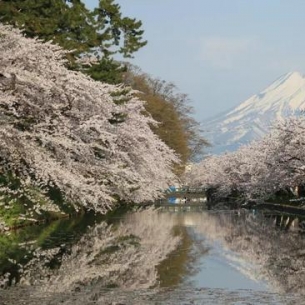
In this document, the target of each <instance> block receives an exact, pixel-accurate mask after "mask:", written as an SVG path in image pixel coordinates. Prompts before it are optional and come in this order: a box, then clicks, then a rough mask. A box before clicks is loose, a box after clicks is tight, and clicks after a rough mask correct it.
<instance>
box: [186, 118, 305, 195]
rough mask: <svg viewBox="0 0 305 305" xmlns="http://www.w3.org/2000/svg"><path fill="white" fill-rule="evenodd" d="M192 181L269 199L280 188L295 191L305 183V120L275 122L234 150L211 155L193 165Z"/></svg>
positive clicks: (221, 191)
mask: <svg viewBox="0 0 305 305" xmlns="http://www.w3.org/2000/svg"><path fill="white" fill-rule="evenodd" d="M187 179H188V181H189V183H190V184H191V185H201V186H205V187H208V188H209V187H211V188H215V189H217V190H218V194H219V195H221V196H228V195H230V194H232V191H237V192H238V193H239V194H243V195H244V196H245V197H248V198H254V199H266V198H269V197H270V195H273V194H275V193H276V192H277V191H282V190H291V191H294V190H295V189H296V187H297V186H300V185H304V183H305V120H304V118H303V117H291V118H288V119H286V120H284V121H280V122H277V123H275V125H274V126H273V128H272V130H271V132H270V134H268V135H267V136H265V137H264V138H263V139H261V140H258V141H254V142H251V143H250V144H248V145H245V146H242V147H241V148H240V149H238V150H237V151H235V152H232V153H226V154H223V155H220V156H211V157H208V158H206V159H205V160H203V161H202V162H201V163H199V164H198V165H195V166H193V168H192V171H191V172H190V173H189V174H188V177H187Z"/></svg>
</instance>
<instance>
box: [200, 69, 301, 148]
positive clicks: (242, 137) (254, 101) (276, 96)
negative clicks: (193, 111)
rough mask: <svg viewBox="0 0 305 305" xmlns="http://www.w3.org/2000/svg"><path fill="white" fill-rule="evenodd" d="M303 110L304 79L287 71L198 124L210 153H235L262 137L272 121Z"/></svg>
mask: <svg viewBox="0 0 305 305" xmlns="http://www.w3.org/2000/svg"><path fill="white" fill-rule="evenodd" d="M304 110H305V77H304V76H303V75H302V74H300V73H299V72H291V73H288V74H285V75H283V76H281V77H280V78H278V79H277V80H276V81H275V82H274V83H272V84H271V85H270V86H269V87H267V88H266V89H265V90H263V91H262V92H260V93H259V94H256V95H253V96H251V97H250V98H249V99H247V100H246V101H244V102H243V103H241V104H240V105H239V106H237V107H235V108H234V109H232V110H230V111H228V112H225V113H222V114H220V115H218V116H216V117H214V118H212V119H210V120H207V121H206V122H203V123H202V126H203V130H204V132H205V133H204V135H205V136H206V138H207V139H208V140H209V141H210V143H211V144H212V145H213V147H212V149H211V152H212V153H221V152H224V151H232V150H235V149H236V148H237V147H238V146H240V145H241V144H244V143H249V142H250V141H252V140H254V139H258V138H260V137H262V136H263V135H264V134H265V133H266V132H267V131H268V129H269V127H270V125H271V124H272V122H274V121H275V120H281V119H283V118H284V117H287V116H290V115H299V114H300V113H301V112H302V111H304Z"/></svg>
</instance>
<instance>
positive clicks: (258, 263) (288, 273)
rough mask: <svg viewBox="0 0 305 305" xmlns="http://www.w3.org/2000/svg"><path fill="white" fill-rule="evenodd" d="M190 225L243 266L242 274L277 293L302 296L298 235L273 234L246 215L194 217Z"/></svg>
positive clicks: (303, 269) (304, 265) (303, 266)
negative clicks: (192, 223)
mask: <svg viewBox="0 0 305 305" xmlns="http://www.w3.org/2000/svg"><path fill="white" fill-rule="evenodd" d="M193 222H194V225H195V227H194V228H195V230H196V231H197V232H199V233H201V234H202V235H203V236H205V237H206V238H208V239H209V240H211V241H213V242H215V241H220V242H221V244H222V246H223V247H224V248H227V249H229V250H231V251H233V252H234V253H236V255H238V256H239V260H242V261H244V262H247V263H248V264H247V266H248V270H247V269H244V270H243V271H245V272H247V273H248V274H249V275H251V276H254V275H255V276H256V277H257V278H263V279H267V281H268V283H269V284H270V285H271V286H272V287H273V288H274V289H275V290H278V291H280V292H292V293H301V294H305V286H304V280H305V262H304V255H305V253H304V247H305V241H304V239H303V238H302V237H301V236H300V235H297V234H294V233H287V232H283V231H279V230H276V229H275V228H274V227H273V226H272V223H271V222H270V221H267V220H266V219H264V218H261V217H259V216H257V217H253V215H251V214H248V213H245V214H241V215H239V216H238V215H236V214H232V213H227V214H224V213H215V214H202V215H199V214H196V215H193ZM253 264H254V266H255V268H253V266H251V265H253ZM257 269H258V270H257Z"/></svg>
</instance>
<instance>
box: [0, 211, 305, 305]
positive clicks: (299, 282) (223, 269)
mask: <svg viewBox="0 0 305 305" xmlns="http://www.w3.org/2000/svg"><path fill="white" fill-rule="evenodd" d="M71 221H72V220H71ZM80 223H81V222H80ZM80 223H79V224H78V225H77V222H76V223H74V225H73V224H71V223H70V225H68V224H66V226H65V230H64V231H61V230H57V229H58V226H61V225H62V224H59V223H54V224H52V225H51V226H50V227H46V228H45V229H46V230H44V231H42V232H44V233H43V234H42V233H40V234H38V235H35V234H33V233H32V234H26V238H24V240H22V238H21V237H20V236H19V238H18V239H16V238H15V239H14V238H13V235H11V236H8V237H7V238H8V239H7V240H6V243H4V238H2V245H4V246H5V245H6V249H7V251H2V250H3V249H2V250H1V251H0V267H1V268H2V269H0V271H1V272H2V276H1V277H0V282H1V283H2V287H6V288H5V289H2V290H1V289H0V296H1V298H0V300H1V301H2V303H1V302H0V304H118V303H119V304H133V305H134V304H244V303H243V302H244V301H245V300H247V301H248V303H249V304H287V303H289V302H292V303H291V304H293V303H297V304H302V297H299V296H298V294H299V295H300V296H302V295H304V294H305V290H304V289H305V284H303V283H304V279H305V274H304V272H305V262H304V250H303V249H305V248H304V240H303V238H302V236H300V235H298V234H295V233H289V232H283V231H281V230H279V229H277V228H276V227H275V226H274V225H273V224H272V222H270V221H268V220H267V219H265V218H264V217H263V216H260V215H252V214H249V213H247V212H245V213H240V214H236V213H231V212H226V213H224V212H221V213H216V212H215V213H207V212H201V213H192V212H183V213H169V212H162V210H143V211H137V212H133V213H128V214H127V215H125V216H124V217H123V218H121V219H119V220H118V221H115V222H109V221H108V222H107V221H101V222H99V223H96V220H92V221H91V222H90V225H91V226H90V227H89V228H88V223H86V224H80ZM77 227H82V228H83V229H84V230H83V231H82V230H80V231H82V232H83V234H82V235H81V234H77V233H76V232H80V231H78V230H77ZM85 228H86V229H85ZM35 230H36V229H35ZM40 230H41V228H40ZM55 231H56V232H57V234H56V235H54V234H52V232H55ZM60 232H61V233H60ZM73 234H74V236H72V235H73ZM34 235H35V236H36V238H34ZM9 238H11V240H10V241H11V244H10V242H9ZM1 255H2V256H1ZM5 256H6V258H4V257H5ZM1 257H2V258H1ZM1 259H2V264H1ZM5 260H6V264H4V261H5ZM12 273H13V274H14V276H12ZM12 279H13V280H12ZM14 281H15V282H16V284H15V285H11V284H14ZM266 282H268V285H269V286H268V288H267V286H266V285H265V283H266ZM9 285H10V286H9ZM283 293H284V294H283Z"/></svg>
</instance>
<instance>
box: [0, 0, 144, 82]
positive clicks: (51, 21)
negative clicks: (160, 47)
mask: <svg viewBox="0 0 305 305" xmlns="http://www.w3.org/2000/svg"><path fill="white" fill-rule="evenodd" d="M120 9H121V8H120V6H119V5H118V4H116V3H115V2H114V1H113V0H100V1H99V4H98V7H97V8H95V9H94V10H92V11H90V10H89V9H87V8H86V6H85V5H84V3H83V2H82V1H81V0H39V1H37V0H13V1H12V0H3V1H0V22H2V23H8V24H12V25H14V26H16V27H19V28H21V29H23V31H24V33H25V34H26V36H28V37H38V38H41V39H43V40H44V41H50V40H52V41H54V42H55V43H58V44H59V45H60V46H61V47H63V48H64V49H67V50H70V51H71V53H70V54H69V55H68V59H69V64H70V67H71V68H74V69H75V68H76V65H75V59H76V58H77V57H79V56H84V55H88V54H94V55H95V56H96V58H97V59H98V60H100V62H99V63H98V65H97V66H96V67H95V68H94V69H93V70H92V73H93V75H94V78H95V79H99V80H102V81H106V82H110V83H118V82H120V81H121V79H120V77H121V75H122V70H121V69H118V65H117V64H115V63H114V62H113V61H112V56H113V55H114V54H117V53H119V54H121V55H122V56H123V57H126V58H128V57H132V55H133V54H134V53H135V52H136V51H137V50H139V49H140V48H141V47H143V46H145V44H146V43H147V42H146V41H144V40H143V38H142V36H143V33H144V31H143V30H142V29H141V27H142V22H141V21H138V20H136V19H133V18H129V17H124V16H122V13H121V11H120ZM98 71H100V73H99V72H98ZM90 72H91V70H90V69H89V70H87V73H89V74H90Z"/></svg>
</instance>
